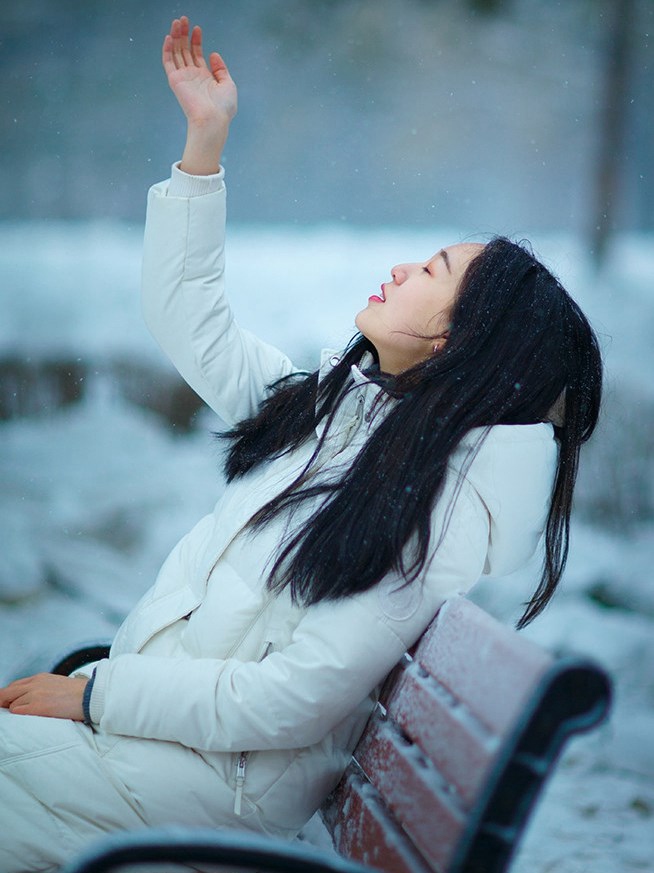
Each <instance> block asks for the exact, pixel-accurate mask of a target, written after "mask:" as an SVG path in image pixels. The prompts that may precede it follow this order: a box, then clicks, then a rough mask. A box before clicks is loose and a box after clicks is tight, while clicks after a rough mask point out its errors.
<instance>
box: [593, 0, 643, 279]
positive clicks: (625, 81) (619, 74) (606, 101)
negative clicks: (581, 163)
mask: <svg viewBox="0 0 654 873" xmlns="http://www.w3.org/2000/svg"><path fill="white" fill-rule="evenodd" d="M591 2H593V3H595V2H596V0H591ZM603 5H604V9H603V11H602V14H603V16H604V19H605V22H606V24H605V48H604V63H605V67H604V84H603V94H602V97H601V106H600V118H599V136H598V156H597V165H596V173H595V192H594V194H595V203H594V205H593V214H592V216H591V217H592V232H591V251H592V255H593V259H594V261H595V265H596V267H598V268H599V267H600V266H601V265H602V263H603V261H604V259H605V257H606V252H607V249H608V245H609V242H610V237H611V234H612V232H613V231H615V229H616V212H617V209H616V207H617V205H618V199H619V195H620V189H621V187H622V178H621V176H622V174H621V170H622V165H623V157H624V147H625V140H626V127H627V117H628V116H627V108H628V105H629V99H630V97H629V94H630V86H631V82H632V76H631V72H632V61H633V53H634V43H635V41H634V33H635V19H636V17H637V15H638V4H637V2H636V0H606V2H605V3H604V4H603Z"/></svg>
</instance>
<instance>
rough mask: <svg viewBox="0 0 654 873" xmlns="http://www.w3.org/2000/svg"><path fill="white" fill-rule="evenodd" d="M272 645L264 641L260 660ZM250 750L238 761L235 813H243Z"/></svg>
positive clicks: (240, 755)
mask: <svg viewBox="0 0 654 873" xmlns="http://www.w3.org/2000/svg"><path fill="white" fill-rule="evenodd" d="M271 647H272V643H270V642H266V643H264V647H263V650H262V652H261V654H260V655H259V658H258V659H257V660H258V661H263V659H264V658H265V657H266V655H267V654H268V652H269V651H270V649H271ZM249 756H250V753H249V752H240V754H239V756H238V763H237V764H236V792H235V794H234V815H239V816H240V815H241V807H242V805H243V787H244V785H245V771H246V768H247V765H248V758H249Z"/></svg>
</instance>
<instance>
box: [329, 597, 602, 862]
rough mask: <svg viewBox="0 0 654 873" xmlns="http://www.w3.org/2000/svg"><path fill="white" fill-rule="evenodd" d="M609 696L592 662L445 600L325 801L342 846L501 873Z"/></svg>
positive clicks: (380, 858)
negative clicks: (551, 778)
mask: <svg viewBox="0 0 654 873" xmlns="http://www.w3.org/2000/svg"><path fill="white" fill-rule="evenodd" d="M609 701H610V684H609V680H608V678H607V676H606V674H605V673H604V672H603V671H602V670H601V669H599V668H598V667H597V666H595V665H593V664H591V663H589V662H587V661H582V660H572V659H557V658H555V657H553V656H552V655H550V654H548V653H547V652H545V651H543V650H542V649H541V648H539V647H538V646H536V645H534V644H533V643H531V642H529V641H528V640H527V639H525V638H524V637H523V636H521V635H520V634H518V633H516V632H515V631H513V630H512V629H510V628H507V627H505V626H503V625H501V624H500V623H499V622H497V621H496V620H495V619H493V618H491V616H489V615H488V614H487V613H485V612H484V611H483V610H481V609H479V608H478V607H477V606H475V605H474V604H473V603H471V602H470V601H468V600H466V599H464V598H460V597H458V598H454V599H452V600H450V601H448V602H447V603H446V604H445V605H444V606H443V607H442V608H441V610H440V611H439V613H438V615H437V616H436V618H435V620H434V622H433V623H432V625H431V626H430V628H429V629H428V630H427V632H426V633H425V635H424V636H423V637H422V639H421V640H420V643H419V645H418V646H417V648H416V650H415V651H414V653H413V656H412V657H411V656H409V655H407V656H405V659H404V661H403V662H402V663H401V664H400V665H399V666H398V667H397V668H396V669H395V670H394V671H393V673H392V674H391V676H390V677H389V679H388V681H387V683H386V685H385V687H384V689H383V692H382V696H381V699H380V704H379V706H378V707H377V709H376V711H375V712H374V713H373V716H372V717H371V719H370V721H369V723H368V726H367V727H366V730H365V732H364V734H363V736H362V738H361V740H360V742H359V744H358V746H357V748H356V750H355V753H354V756H353V761H352V763H351V765H350V766H349V768H348V770H347V771H346V773H345V775H344V777H343V779H342V780H341V782H340V784H339V786H338V788H337V789H336V791H335V792H334V794H333V795H332V796H331V797H330V798H329V800H328V802H327V804H326V805H325V807H324V808H323V818H324V820H325V822H326V824H327V826H328V827H329V829H330V830H331V832H332V835H333V837H334V841H335V844H336V847H337V848H338V850H339V851H340V852H341V853H342V854H343V855H345V856H346V857H349V858H352V859H355V860H359V861H362V862H364V863H366V864H369V865H370V866H372V867H376V868H378V869H379V870H385V871H389V873H418V871H420V873H425V871H439V873H482V871H483V873H499V871H502V870H505V869H506V867H507V865H508V863H509V861H510V858H511V854H512V852H513V849H514V848H515V845H516V843H517V841H518V838H519V836H520V834H521V832H522V830H523V828H524V826H525V824H526V821H527V818H528V815H529V812H530V810H531V808H532V806H533V804H534V801H535V799H536V797H537V795H538V792H539V791H540V788H541V786H542V784H543V781H544V779H545V777H546V776H547V774H548V772H549V771H550V770H551V768H552V765H553V763H554V761H555V759H556V757H557V755H558V753H559V751H560V750H561V748H562V746H563V744H564V742H565V741H566V739H567V738H568V737H569V736H570V735H571V734H572V733H575V732H577V731H582V730H587V729H589V728H591V727H593V726H594V725H596V724H597V723H598V722H599V721H601V719H602V718H603V717H604V716H605V715H606V713H607V711H608V706H609Z"/></svg>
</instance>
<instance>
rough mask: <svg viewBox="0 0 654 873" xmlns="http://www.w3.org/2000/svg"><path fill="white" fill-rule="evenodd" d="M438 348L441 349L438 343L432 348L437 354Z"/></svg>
mask: <svg viewBox="0 0 654 873" xmlns="http://www.w3.org/2000/svg"><path fill="white" fill-rule="evenodd" d="M438 349H439V345H438V343H434V348H433V350H432V351H433V352H434V354H436V352H437V351H438Z"/></svg>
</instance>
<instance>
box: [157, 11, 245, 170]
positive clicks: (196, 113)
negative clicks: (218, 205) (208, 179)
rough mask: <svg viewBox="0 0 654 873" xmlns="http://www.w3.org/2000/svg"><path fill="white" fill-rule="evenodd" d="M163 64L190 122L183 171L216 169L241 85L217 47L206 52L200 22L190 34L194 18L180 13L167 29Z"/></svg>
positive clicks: (183, 158) (234, 112) (171, 86)
mask: <svg viewBox="0 0 654 873" xmlns="http://www.w3.org/2000/svg"><path fill="white" fill-rule="evenodd" d="M162 63H163V67H164V70H165V72H166V75H167V77H168V84H169V85H170V88H171V90H172V92H173V93H174V95H175V97H176V98H177V101H178V103H179V105H180V106H181V108H182V111H183V112H184V114H185V115H186V119H187V121H188V136H187V141H186V148H185V150H184V156H183V157H182V164H181V168H182V170H184V171H186V172H188V173H195V174H198V175H204V174H207V173H215V172H216V171H217V169H218V165H219V163H220V156H221V153H222V149H223V146H224V144H225V140H226V139H227V132H228V130H229V124H230V122H231V120H232V118H233V117H234V115H235V114H236V108H237V94H236V85H235V84H234V81H233V79H232V77H231V76H230V75H229V71H228V70H227V66H226V65H225V62H224V61H223V59H222V57H221V56H220V55H219V54H218V52H212V53H211V54H210V55H209V65H208V66H207V63H206V61H205V59H204V56H203V53H202V30H201V29H200V28H199V27H198V26H197V25H196V26H195V27H194V28H193V30H192V32H191V34H190V39H189V20H188V18H187V17H186V16H185V15H183V16H182V17H181V18H176V19H175V20H174V21H173V23H172V24H171V27H170V33H168V34H166V37H165V39H164V43H163V49H162Z"/></svg>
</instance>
